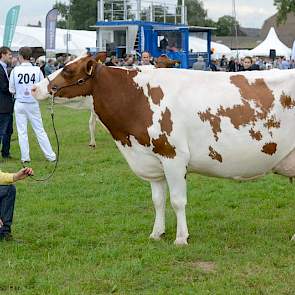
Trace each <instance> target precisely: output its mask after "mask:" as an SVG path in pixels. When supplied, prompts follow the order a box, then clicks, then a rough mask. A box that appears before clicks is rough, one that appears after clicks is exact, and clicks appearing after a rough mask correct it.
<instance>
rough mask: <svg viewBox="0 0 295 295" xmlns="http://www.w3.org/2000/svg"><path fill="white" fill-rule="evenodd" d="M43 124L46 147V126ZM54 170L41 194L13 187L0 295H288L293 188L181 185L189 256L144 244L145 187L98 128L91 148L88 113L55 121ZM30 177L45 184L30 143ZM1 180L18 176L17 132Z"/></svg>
mask: <svg viewBox="0 0 295 295" xmlns="http://www.w3.org/2000/svg"><path fill="white" fill-rule="evenodd" d="M42 110H43V119H44V122H45V127H46V130H47V131H48V133H49V135H50V137H51V141H52V142H53V143H54V137H53V131H52V127H51V125H50V115H49V113H48V112H46V105H45V104H43V105H42ZM55 116H56V126H57V130H58V134H59V137H60V142H61V155H60V163H59V166H58V169H57V171H56V174H55V175H54V177H53V178H52V179H51V180H50V181H48V182H45V183H36V182H34V181H32V180H29V179H28V180H26V181H24V182H19V183H18V184H17V189H18V194H17V201H16V208H15V217H14V226H13V234H14V237H15V238H16V239H20V240H22V241H23V242H22V243H16V242H3V243H0V252H1V275H0V294H5V295H9V294H21V295H27V294H32V295H43V294H46V295H51V294H56V295H63V294H67V295H68V294H69V295H74V294H77V295H81V294H83V295H84V294H85V295H86V294H87V295H88V294H89V295H90V294H91V295H94V294H110V293H116V294H165V295H167V294H214V295H215V294H222V295H223V294H226V295H227V294H234V295H235V294H275V295H277V294H295V279H294V278H295V263H294V261H295V243H292V242H290V238H291V236H292V235H293V234H294V233H295V214H294V213H295V185H291V184H289V181H288V179H287V178H283V177H279V176H275V175H268V176H267V177H264V178H261V179H259V180H256V181H250V182H243V183H239V182H234V181H231V180H223V179H216V178H208V177H203V176H199V175H192V174H191V175H189V177H188V206H187V220H188V226H189V231H190V241H189V246H187V247H180V248H179V247H176V246H174V245H173V241H174V239H175V231H176V225H175V216H174V213H173V211H172V209H171V206H170V204H169V202H168V203H167V220H166V224H167V228H166V236H165V238H164V239H163V240H162V241H159V242H154V241H150V240H149V239H148V236H149V234H150V232H151V230H152V226H153V221H154V210H153V205H152V200H151V195H150V186H149V184H148V183H147V182H143V181H141V180H140V179H138V178H137V177H136V176H135V175H134V174H133V173H132V172H131V170H130V169H129V168H128V166H127V164H126V162H125V160H124V159H123V157H122V156H121V154H120V153H119V151H118V150H117V149H116V147H115V144H114V143H113V141H112V139H111V137H110V136H109V135H108V134H107V132H106V131H104V130H103V129H102V128H101V127H99V134H97V148H96V149H95V150H91V149H89V148H88V126H87V124H88V116H89V114H88V112H87V111H75V110H70V109H66V108H63V107H61V106H58V107H56V109H55ZM30 139H31V158H32V163H31V164H32V166H33V168H34V170H35V174H36V177H39V176H45V175H46V174H47V173H49V172H50V169H51V168H52V164H50V163H47V162H46V161H45V159H44V157H43V155H42V154H41V152H40V149H39V146H38V145H37V144H36V140H35V138H34V136H33V135H31V136H30ZM12 155H13V156H14V157H15V158H17V160H12V161H9V162H7V163H1V164H0V165H1V166H0V167H1V169H2V170H4V171H15V170H17V169H19V168H20V164H19V161H18V159H19V149H18V143H17V139H16V132H15V134H14V136H13V142H12Z"/></svg>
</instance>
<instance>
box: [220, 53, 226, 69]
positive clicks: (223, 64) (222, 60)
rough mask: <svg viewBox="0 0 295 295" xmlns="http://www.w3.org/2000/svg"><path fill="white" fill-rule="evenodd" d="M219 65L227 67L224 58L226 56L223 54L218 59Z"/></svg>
mask: <svg viewBox="0 0 295 295" xmlns="http://www.w3.org/2000/svg"><path fill="white" fill-rule="evenodd" d="M219 65H220V67H221V68H226V67H227V60H226V57H225V55H224V54H223V55H222V57H221V59H220V64H219Z"/></svg>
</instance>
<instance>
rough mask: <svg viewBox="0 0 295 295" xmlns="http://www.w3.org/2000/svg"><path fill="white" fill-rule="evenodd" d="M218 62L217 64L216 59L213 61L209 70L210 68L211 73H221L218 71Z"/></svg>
mask: <svg viewBox="0 0 295 295" xmlns="http://www.w3.org/2000/svg"><path fill="white" fill-rule="evenodd" d="M216 64H217V62H216V60H215V59H212V60H211V64H210V66H209V68H210V71H212V72H217V71H219V70H218V68H217V65H216Z"/></svg>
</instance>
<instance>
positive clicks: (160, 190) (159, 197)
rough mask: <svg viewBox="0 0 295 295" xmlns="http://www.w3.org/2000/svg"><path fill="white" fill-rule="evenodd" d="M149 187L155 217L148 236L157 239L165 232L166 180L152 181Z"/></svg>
mask: <svg viewBox="0 0 295 295" xmlns="http://www.w3.org/2000/svg"><path fill="white" fill-rule="evenodd" d="M151 188H152V199H153V202H154V206H155V211H156V217H155V223H154V227H153V231H152V233H151V234H150V238H151V239H154V240H159V239H161V236H162V235H163V234H164V233H165V204H166V180H162V181H152V182H151Z"/></svg>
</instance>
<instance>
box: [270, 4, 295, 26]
mask: <svg viewBox="0 0 295 295" xmlns="http://www.w3.org/2000/svg"><path fill="white" fill-rule="evenodd" d="M274 5H275V6H276V7H277V9H278V15H277V22H278V23H284V22H286V20H287V16H288V14H289V13H291V12H293V13H294V14H295V1H294V0H274Z"/></svg>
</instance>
